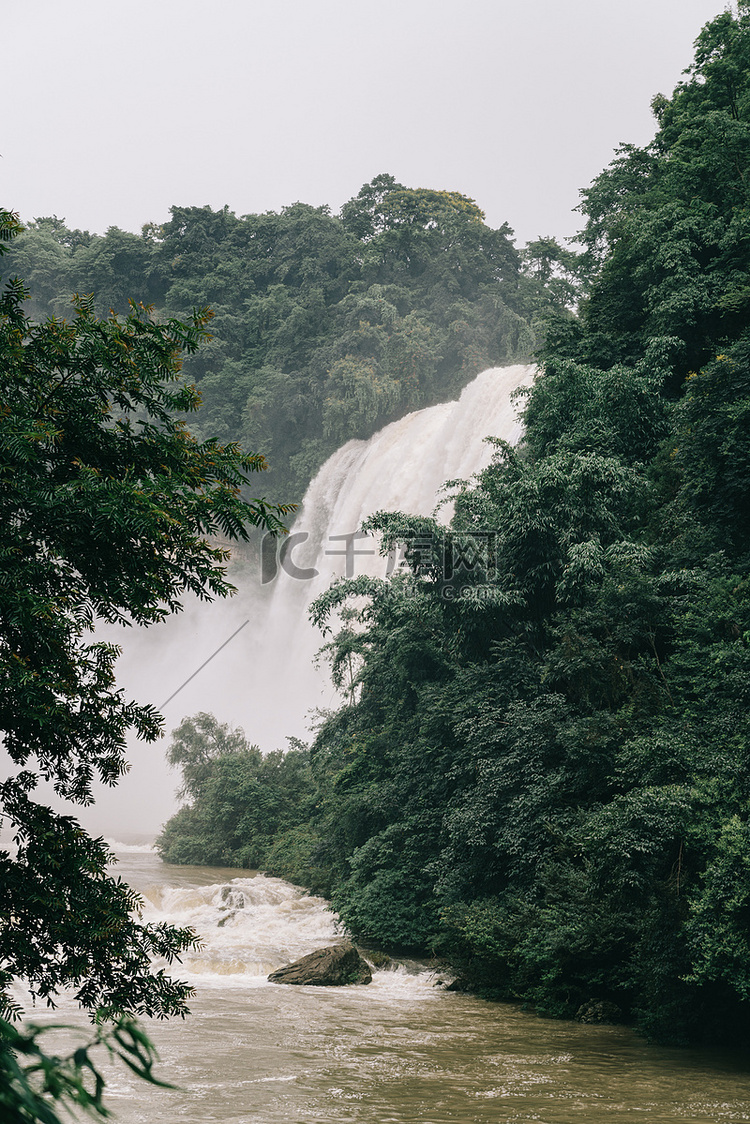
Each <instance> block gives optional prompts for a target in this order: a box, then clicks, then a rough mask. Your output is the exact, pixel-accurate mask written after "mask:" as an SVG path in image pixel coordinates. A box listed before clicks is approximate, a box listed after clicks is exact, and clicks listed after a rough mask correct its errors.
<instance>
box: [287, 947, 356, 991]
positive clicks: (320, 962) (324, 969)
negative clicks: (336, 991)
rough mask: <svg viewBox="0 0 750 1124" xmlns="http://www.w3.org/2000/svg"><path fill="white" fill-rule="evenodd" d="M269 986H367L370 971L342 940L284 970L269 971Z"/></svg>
mask: <svg viewBox="0 0 750 1124" xmlns="http://www.w3.org/2000/svg"><path fill="white" fill-rule="evenodd" d="M268 978H269V980H270V981H271V983H284V984H312V985H313V986H316V987H341V986H342V985H344V984H354V983H358V984H367V983H370V981H371V980H372V972H371V971H370V966H369V964H368V963H367V961H366V960H363V959H362V957H361V956H360V955H359V953H358V952H357V950H356V948H355V947H354V945H353V944H350V943H349V941H344V942H342V943H341V944H335V945H332V946H331V947H330V948H319V949H316V951H315V952H311V953H310V954H309V955H308V956H303V957H302V959H301V960H295V961H294V963H293V964H287V966H286V967H285V968H279V969H278V970H277V971H276V972H271V975H270V976H269V977H268Z"/></svg>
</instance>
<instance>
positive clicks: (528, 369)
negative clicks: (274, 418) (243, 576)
mask: <svg viewBox="0 0 750 1124" xmlns="http://www.w3.org/2000/svg"><path fill="white" fill-rule="evenodd" d="M534 372H535V368H534V367H532V366H525V365H516V366H512V367H493V368H491V369H490V370H487V371H483V372H482V373H481V374H480V375H477V377H476V378H475V379H474V381H473V382H471V383H470V384H469V385H468V386H467V387H466V388H465V389H464V391H463V393H462V394H461V396H460V398H459V399H458V400H457V401H455V402H446V403H442V404H440V405H438V406H429V407H427V408H426V409H423V410H416V411H414V412H413V413H411V414H407V415H406V416H405V417H403V418H400V419H399V420H398V421H395V422H392V423H391V424H390V425H387V426H385V428H384V429H381V430H380V431H379V432H378V433H376V434H374V436H372V437H371V438H370V439H369V440H368V441H356V440H355V441H349V442H347V444H346V445H344V446H342V448H340V449H339V450H338V451H337V452H336V453H334V454H333V456H331V457H329V459H328V460H327V461H326V463H325V464H324V465H323V467H322V468H321V469H320V471H319V472H318V474H317V476H316V477H315V478H314V480H313V481H312V483H311V484H310V486H309V487H308V489H307V493H306V494H305V498H304V501H303V503H302V508H301V511H300V513H299V515H298V517H297V519H296V520H295V522H294V525H293V527H292V528H291V533H290V541H289V544H288V546H289V549H288V553H287V556H286V559H287V562H286V564H287V568H286V569H284V568H283V567H280V568H279V570H278V573H277V575H276V578H275V589H274V593H273V598H272V602H271V606H270V611H269V614H268V617H267V620H266V622H265V626H264V635H265V638H266V639H265V641H264V643H265V644H266V645H267V648H266V654H267V656H268V663H267V665H266V669H265V671H264V675H263V678H264V680H265V681H266V683H267V686H266V688H265V691H264V695H265V697H268V692H269V691H271V692H273V690H274V684H283V683H284V682H286V683H287V684H288V685H289V686H291V687H292V689H293V691H294V693H295V702H294V709H292V707H284V717H285V718H286V719H287V722H288V723H290V724H288V725H287V727H286V729H285V733H287V734H295V735H296V736H301V733H298V731H301V730H303V729H304V719H305V714H306V713H307V712H308V711H310V710H311V708H314V707H322V708H324V709H325V708H330V707H331V706H335V705H336V701H337V700H336V696H335V693H334V692H333V689H332V688H331V686H330V684H329V682H328V680H327V678H326V676H325V674H324V673H323V672H322V671H321V670H319V669H317V668H316V667H315V665H314V657H315V653H316V651H317V650H318V649H319V648H320V646H321V643H322V641H321V637H320V634H319V633H318V632H317V630H316V629H314V628H313V626H312V625H311V624H310V622H309V619H308V609H309V606H310V604H311V602H312V601H313V600H314V599H315V598H316V597H317V596H319V595H320V594H321V593H322V592H323V591H324V590H325V589H327V588H328V586H329V585H330V584H331V582H332V581H333V580H334V579H335V578H338V577H342V576H347V575H346V570H347V562H348V568H349V574H348V576H357V575H360V574H369V575H370V576H373V577H385V574H386V568H387V560H386V559H385V558H384V557H383V556H382V555H380V554H379V552H378V542H377V540H376V539H373V538H364V537H363V538H361V539H360V538H355V537H354V533H355V532H356V531H357V530H358V528H359V527H360V526H361V524H362V522H363V521H364V520H365V519H367V518H368V517H369V516H370V515H373V514H374V513H375V512H376V511H379V510H385V511H403V512H406V513H408V514H409V515H431V514H432V512H433V511H434V509H435V507H436V504H437V502H438V500H439V498H440V491H441V489H442V486H443V484H444V483H445V481H446V480H452V479H468V478H470V477H472V476H473V475H474V474H475V473H477V472H479V471H481V469H483V468H485V467H486V466H487V465H488V464H489V462H490V459H491V457H492V448H491V446H490V445H489V444H488V443H487V442H486V441H485V438H486V437H488V436H493V437H501V438H503V439H504V440H505V441H508V442H509V443H511V444H515V443H516V442H517V441H518V439H519V437H520V435H521V423H520V421H519V418H518V412H519V406H518V403H517V402H516V401H515V399H514V397H513V393H514V391H516V390H518V389H519V388H521V387H526V386H530V385H531V382H532V381H533V377H534ZM438 514H439V518H440V519H441V521H442V522H446V523H447V522H448V520H449V517H450V508H449V507H448V506H444V507H442V508H441V509H440V511H439V513H438ZM347 547H348V552H347ZM347 553H348V557H347ZM290 562H291V564H290ZM292 725H293V728H292Z"/></svg>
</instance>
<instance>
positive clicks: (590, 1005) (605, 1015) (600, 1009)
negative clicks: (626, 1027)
mask: <svg viewBox="0 0 750 1124" xmlns="http://www.w3.org/2000/svg"><path fill="white" fill-rule="evenodd" d="M576 1021H577V1022H579V1023H621V1022H622V1011H621V1010H620V1008H619V1007H618V1006H617V1004H616V1003H610V1002H609V1000H608V999H589V1001H588V1002H587V1003H582V1004H581V1006H580V1007H579V1008H578V1010H577V1011H576Z"/></svg>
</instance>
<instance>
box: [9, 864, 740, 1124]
mask: <svg viewBox="0 0 750 1124" xmlns="http://www.w3.org/2000/svg"><path fill="white" fill-rule="evenodd" d="M115 847H116V848H117V850H118V851H119V852H120V853H119V860H120V861H119V864H118V867H117V873H119V874H121V875H122V876H123V877H124V878H125V879H126V880H127V881H128V882H130V883H131V885H133V886H134V887H135V888H137V889H138V890H139V891H140V892H141V894H142V895H143V898H144V916H145V917H147V918H148V919H150V920H168V921H174V922H178V923H180V924H185V923H188V924H192V925H194V926H195V928H196V929H197V930H198V931H199V933H200V934H201V936H202V937H203V939H204V942H205V943H204V948H203V950H202V951H200V952H198V953H196V954H195V955H193V956H190V957H188V958H186V960H185V961H184V963H183V965H182V968H181V969H179V968H178V970H177V972H175V974H176V975H179V976H181V977H182V978H186V979H188V980H189V981H190V982H191V983H192V984H193V985H194V986H195V987H196V989H197V995H196V997H195V999H194V1000H193V1001H192V1003H191V1007H192V1012H193V1013H192V1014H191V1015H190V1017H189V1018H187V1019H186V1020H185V1021H184V1022H182V1021H180V1020H176V1021H173V1022H169V1023H153V1024H151V1025H149V1026H147V1030H148V1032H149V1034H150V1035H151V1037H152V1038H153V1039H154V1041H155V1042H156V1043H157V1045H158V1048H159V1051H160V1054H161V1059H162V1060H161V1063H160V1064H159V1066H158V1068H157V1075H158V1076H159V1077H160V1078H161V1079H162V1080H166V1081H169V1082H172V1083H173V1084H176V1085H178V1086H179V1087H180V1088H179V1089H176V1090H164V1089H157V1088H151V1087H149V1086H146V1085H144V1083H143V1082H142V1081H140V1080H138V1079H137V1078H136V1077H134V1076H132V1075H131V1074H129V1073H128V1072H127V1071H125V1070H124V1069H123V1067H121V1066H119V1067H113V1068H108V1069H107V1070H106V1073H107V1081H108V1103H109V1106H110V1108H112V1109H113V1110H114V1111H115V1113H116V1120H118V1121H120V1122H121V1124H161V1122H162V1121H164V1122H169V1124H177V1122H184V1124H319V1122H325V1124H339V1122H341V1124H416V1122H420V1124H496V1122H508V1124H511V1122H513V1124H526V1122H532V1121H534V1122H541V1124H577V1122H579V1121H580V1122H582V1124H604V1122H606V1124H632V1121H633V1119H635V1120H638V1119H644V1120H645V1119H647V1120H648V1121H649V1124H677V1122H685V1121H690V1122H692V1124H705V1122H716V1124H719V1122H721V1124H723V1122H730V1121H747V1120H750V1073H749V1072H748V1067H747V1059H746V1058H743V1057H739V1056H733V1055H731V1054H729V1053H727V1052H718V1051H717V1052H705V1051H693V1050H690V1051H687V1050H677V1049H664V1048H659V1047H654V1046H649V1045H648V1044H647V1043H645V1042H644V1041H643V1040H642V1039H640V1038H638V1037H636V1036H635V1035H634V1034H633V1033H632V1031H630V1030H629V1029H627V1028H625V1027H614V1026H602V1027H597V1026H582V1025H579V1024H576V1023H569V1022H554V1021H551V1020H547V1019H541V1018H538V1017H537V1016H535V1015H534V1014H532V1013H531V1012H528V1011H524V1010H523V1009H521V1008H520V1007H518V1006H514V1005H510V1004H499V1003H498V1004H495V1003H488V1002H485V1001H483V1000H481V999H477V998H474V997H471V996H466V995H458V994H455V993H451V992H447V991H445V990H443V989H442V988H440V987H437V986H435V984H436V979H437V976H436V972H435V971H434V969H433V968H432V967H431V966H430V965H428V964H416V963H412V964H406V965H401V966H399V967H398V968H397V969H395V970H389V971H382V970H381V971H376V972H375V974H374V977H373V983H372V984H370V985H368V986H356V985H355V986H350V987H342V988H316V987H289V986H283V985H276V984H269V983H267V982H266V979H265V974H266V972H267V971H270V970H271V968H273V967H278V966H280V965H281V964H282V963H285V962H287V961H288V960H289V959H291V958H295V957H297V956H299V955H302V954H303V953H305V952H308V951H310V950H311V949H312V948H315V947H319V946H321V945H323V944H326V943H330V942H332V941H334V940H335V939H336V937H337V936H338V935H339V932H340V930H339V928H338V923H337V920H336V917H335V916H334V915H333V914H331V913H330V912H328V911H327V910H326V908H325V903H324V902H323V901H321V900H320V899H317V898H312V897H309V896H307V895H305V894H304V893H303V892H302V891H300V890H299V889H297V888H295V887H293V886H290V885H289V884H288V883H285V882H282V881H281V880H279V879H274V878H264V877H263V876H262V875H255V876H253V875H252V874H249V873H248V871H238V870H221V869H211V868H205V867H175V866H165V865H164V864H162V863H161V862H160V861H159V859H158V858H157V857H156V855H155V854H152V853H150V852H149V851H146V850H143V849H141V850H133V849H128V850H123V849H122V847H121V845H119V844H115ZM29 1014H30V1017H31V1018H32V1019H33V1020H34V1021H37V1022H42V1023H49V1022H66V1023H71V1022H76V1023H78V1024H79V1025H80V1026H85V1018H84V1017H83V1016H82V1015H80V1014H79V1013H76V1012H75V1011H74V1009H73V1008H72V1006H71V1005H70V1004H68V1003H66V1002H63V1004H62V1007H61V1009H60V1010H59V1011H58V1012H56V1013H47V1012H44V1011H39V1010H36V1011H32V1012H30V1013H29ZM56 1033H59V1034H61V1035H62V1034H63V1032H56ZM59 1045H60V1048H63V1047H66V1046H69V1045H70V1036H69V1032H65V1037H64V1039H63V1040H61V1041H60V1043H59Z"/></svg>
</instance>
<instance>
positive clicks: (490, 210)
mask: <svg viewBox="0 0 750 1124" xmlns="http://www.w3.org/2000/svg"><path fill="white" fill-rule="evenodd" d="M722 9H723V0H627V2H623V0H565V2H563V0H515V2H513V3H510V2H509V0H463V2H462V3H460V4H459V3H457V2H455V0H452V2H450V3H448V2H447V0H401V2H400V3H396V2H395V0H380V2H379V3H376V2H374V0H369V2H368V3H365V2H363V0H272V2H271V0H262V2H261V0H213V2H212V3H210V4H204V3H198V2H197V0H129V2H128V3H121V2H120V3H116V2H114V0H65V2H64V3H63V2H62V0H23V3H20V4H15V5H13V9H12V18H11V16H10V10H11V7H10V0H5V3H4V4H3V3H1V2H0V10H1V11H3V12H4V14H5V16H6V19H5V20H4V29H5V41H4V43H3V56H2V70H1V71H0V74H1V76H2V77H1V81H2V90H3V98H4V104H5V107H6V108H5V112H4V114H3V126H2V130H1V131H0V154H1V157H0V203H1V204H2V205H4V206H6V207H9V208H11V209H14V210H18V211H20V213H21V216H22V218H25V219H27V220H28V219H31V218H34V217H36V216H39V215H49V214H57V215H58V216H59V217H61V218H65V219H66V220H67V222H68V223H69V224H70V225H71V226H78V227H82V228H84V229H89V230H92V231H98V232H103V231H104V230H106V228H107V227H108V226H110V225H117V226H121V227H123V228H125V229H127V230H133V231H138V230H140V228H141V226H142V225H143V224H144V223H145V222H149V221H155V222H162V221H165V220H166V219H167V218H168V210H169V207H170V205H172V204H180V205H203V204H206V203H209V204H211V205H212V206H213V207H221V206H223V205H224V204H225V203H227V204H228V205H229V206H230V208H232V210H234V211H236V212H237V213H238V214H246V213H249V212H254V211H264V210H271V209H273V210H276V209H279V208H281V207H283V206H285V205H288V204H290V203H293V202H295V201H296V200H302V201H304V202H307V203H312V204H315V205H319V204H323V203H328V204H330V205H331V207H332V208H333V209H334V210H338V208H339V207H340V206H341V204H342V203H344V202H345V201H346V200H347V199H348V198H350V197H351V196H353V195H355V194H356V192H357V191H358V190H359V188H360V187H361V185H362V184H363V183H365V182H367V181H368V180H370V179H372V177H373V176H375V175H377V174H378V173H380V172H389V173H391V174H392V175H394V176H395V177H396V178H397V179H399V180H401V181H402V182H403V183H405V184H406V185H408V186H410V187H431V188H438V189H446V190H455V191H461V192H463V193H464V194H466V195H469V196H471V197H472V198H474V199H476V201H477V202H478V203H479V205H480V206H481V207H482V208H483V209H484V210H485V212H486V214H487V219H488V222H490V223H491V224H492V225H493V226H499V225H500V224H501V223H503V222H505V221H507V222H509V223H510V225H511V226H512V227H513V228H514V229H515V231H516V233H517V237H518V240H519V242H521V243H523V242H525V241H527V240H529V239H531V238H534V237H536V236H537V235H540V234H541V235H546V234H554V235H556V236H557V237H558V238H564V237H567V236H571V235H573V234H574V233H575V231H576V230H577V229H579V226H580V220H579V216H577V215H575V214H573V213H572V209H573V208H574V207H575V206H576V205H577V203H578V201H579V190H580V189H581V188H583V187H585V186H586V185H587V184H589V183H590V182H591V180H592V178H593V177H594V176H595V175H596V174H597V173H598V172H599V171H600V170H601V169H602V168H603V167H604V166H605V165H606V164H607V163H608V162H609V161H610V159H611V158H612V155H613V151H614V149H615V147H616V146H617V144H618V143H620V142H632V143H635V144H645V143H646V142H647V141H648V140H649V139H650V138H651V136H652V135H653V131H654V124H653V119H652V117H651V113H650V109H649V105H650V101H651V98H652V97H653V96H654V94H656V93H658V92H661V93H665V94H669V93H670V92H671V90H672V89H673V87H674V85H675V83H676V82H677V81H678V80H679V78H680V74H681V72H682V70H683V69H684V68H685V67H686V66H688V65H689V64H690V62H691V59H692V44H693V41H694V39H695V37H696V35H697V34H698V32H699V30H700V28H701V26H702V25H703V24H704V23H705V22H706V21H707V20H708V19H711V18H713V17H714V16H715V15H716V14H718V12H720V11H721V10H722ZM238 611H239V610H238ZM241 619H242V617H241V616H240V617H237V620H241ZM232 620H233V621H234V617H232ZM216 621H217V622H218V623H217V624H216V626H215V632H216V637H217V638H218V637H219V634H220V633H221V638H224V637H225V636H227V635H229V633H230V632H231V630H232V628H233V627H234V625H235V624H236V621H234V623H230V621H229V619H225V618H224V616H223V615H219V616H218V617H216ZM222 630H223V631H222ZM248 631H249V630H248ZM243 635H244V634H243ZM213 639H214V638H207V637H206V635H205V634H203V633H201V635H200V636H198V635H197V634H196V637H195V641H194V645H193V644H192V642H191V644H189V645H188V649H189V650H194V651H195V653H196V657H195V660H193V661H192V662H191V663H190V670H191V671H192V670H193V667H194V665H197V663H198V662H199V658H198V657H199V656H200V658H201V659H202V658H204V656H205V654H206V652H207V651H211V650H213V647H212V646H211V645H212V644H213ZM209 640H210V642H209ZM216 643H218V639H217V640H216ZM213 646H214V647H215V646H216V644H213ZM135 652H136V656H137V657H138V658H139V650H138V649H137V648H136V649H135ZM238 652H239V649H238V648H237V646H235V649H233V652H232V659H233V661H234V663H235V666H236V667H237V669H238V670H239V671H241V670H242V668H241V667H240V666H239V665H241V664H242V663H243V661H242V660H238V659H237V658H236V657H237V655H238ZM201 653H202V655H201ZM138 658H134V659H133V660H131V662H135V663H138ZM170 664H171V660H169V659H167V658H164V659H163V662H162V665H161V667H160V668H159V673H158V674H156V673H152V672H149V673H148V674H151V675H154V677H155V679H156V680H157V684H158V687H159V690H160V691H161V690H162V686H163V684H162V680H163V681H164V683H166V682H167V679H168V678H169V676H168V675H167V672H169V673H170V675H172V677H174V675H175V674H177V673H178V671H179V669H178V668H173V667H171V666H170ZM251 664H252V654H251V656H250V657H249V658H248V662H247V669H248V670H247V674H251ZM213 672H215V674H216V675H221V674H222V669H221V668H220V667H219V661H217V662H216V664H215V665H212V673H213ZM243 674H244V673H243ZM123 678H124V682H125V683H126V685H128V679H129V675H128V674H127V668H125V669H124V676H123ZM170 682H171V680H170ZM195 683H196V685H197V686H196V690H197V689H198V687H200V689H201V690H203V688H204V687H205V685H206V684H207V683H209V676H208V673H202V678H201V679H200V680H199V679H196V680H195ZM133 689H134V690H136V689H138V688H136V686H135V685H134V687H133ZM155 689H156V688H155V687H154V690H155ZM289 689H291V690H293V686H290V688H289ZM152 693H153V692H152ZM198 694H200V692H198ZM139 697H141V698H142V699H143V701H146V700H145V697H144V696H143V695H142V694H139ZM150 701H153V702H160V701H161V700H160V699H159V700H157V699H156V698H155V697H154V698H153V699H150ZM198 709H211V707H210V706H209V705H207V704H203V703H202V700H201V703H198V702H197V701H196V704H195V705H190V704H189V701H186V699H185V696H181V698H180V699H179V700H176V701H175V703H173V704H171V706H170V707H168V708H167V714H166V717H167V729H171V728H173V726H174V725H176V723H177V722H178V721H179V720H180V718H181V717H182V715H183V714H184V713H186V712H187V713H195V711H196V710H198ZM218 717H220V718H222V719H224V718H229V720H230V721H236V718H235V716H234V715H232V714H231V713H227V714H218ZM248 733H249V734H250V736H251V737H252V736H253V731H252V729H250V728H248ZM131 759H132V761H133V771H132V773H131V774H130V776H129V777H128V778H127V779H126V780H125V782H124V783H123V784H122V785H121V787H120V788H119V789H118V790H117V791H116V792H114V793H105V794H103V795H101V796H100V798H99V801H98V803H97V806H96V808H94V809H93V810H90V811H82V810H81V809H79V808H69V809H68V811H70V812H71V813H74V814H76V815H79V816H80V817H81V819H82V820H83V822H84V823H85V824H86V825H87V826H90V827H91V828H93V829H94V830H97V831H102V832H105V833H117V832H119V833H121V832H122V830H123V829H125V828H127V827H129V828H130V829H131V830H145V831H148V830H155V829H157V828H158V825H159V824H160V823H161V822H162V821H163V820H164V819H165V818H166V817H167V816H169V815H170V814H171V812H172V810H173V807H174V802H173V792H174V787H175V778H174V776H173V775H170V774H169V773H168V772H167V770H166V767H165V765H164V760H163V750H162V747H160V746H157V747H153V748H145V747H135V748H134V750H133V752H132V755H131Z"/></svg>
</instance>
